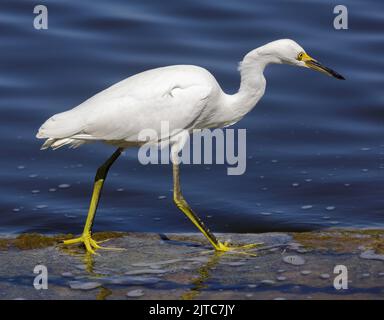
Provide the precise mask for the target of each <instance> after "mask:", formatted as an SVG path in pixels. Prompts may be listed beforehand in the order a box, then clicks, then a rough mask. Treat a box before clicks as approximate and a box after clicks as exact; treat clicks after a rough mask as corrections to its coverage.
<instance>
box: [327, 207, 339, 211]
mask: <svg viewBox="0 0 384 320" xmlns="http://www.w3.org/2000/svg"><path fill="white" fill-rule="evenodd" d="M335 208H336V207H334V206H328V207H325V210H328V211H332V210H335Z"/></svg>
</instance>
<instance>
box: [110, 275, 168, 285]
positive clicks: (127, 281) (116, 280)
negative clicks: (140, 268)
mask: <svg viewBox="0 0 384 320" xmlns="http://www.w3.org/2000/svg"><path fill="white" fill-rule="evenodd" d="M159 281H161V279H160V278H157V277H140V276H137V277H136V276H121V277H119V276H113V277H107V278H104V279H103V282H105V283H110V284H122V285H149V284H155V283H158V282H159Z"/></svg>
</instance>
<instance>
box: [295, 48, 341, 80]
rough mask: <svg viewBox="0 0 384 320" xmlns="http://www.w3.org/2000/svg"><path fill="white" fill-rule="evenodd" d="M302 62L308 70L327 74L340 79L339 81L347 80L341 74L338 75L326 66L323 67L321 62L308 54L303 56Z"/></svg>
mask: <svg viewBox="0 0 384 320" xmlns="http://www.w3.org/2000/svg"><path fill="white" fill-rule="evenodd" d="M302 61H303V62H304V63H305V66H306V67H307V68H310V69H313V70H316V71H320V72H322V73H325V74H327V75H329V76H332V77H334V78H336V79H339V80H345V78H344V77H343V76H342V75H341V74H339V73H337V72H336V71H334V70H332V69H330V68H328V67H326V66H323V65H322V64H321V63H320V62H318V61H317V60H315V59H313V58H311V57H310V56H309V55H307V54H304V55H303V57H302Z"/></svg>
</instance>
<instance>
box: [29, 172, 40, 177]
mask: <svg viewBox="0 0 384 320" xmlns="http://www.w3.org/2000/svg"><path fill="white" fill-rule="evenodd" d="M38 176H39V175H38V174H36V173H32V174H30V175H29V176H28V177H29V178H36V177H38Z"/></svg>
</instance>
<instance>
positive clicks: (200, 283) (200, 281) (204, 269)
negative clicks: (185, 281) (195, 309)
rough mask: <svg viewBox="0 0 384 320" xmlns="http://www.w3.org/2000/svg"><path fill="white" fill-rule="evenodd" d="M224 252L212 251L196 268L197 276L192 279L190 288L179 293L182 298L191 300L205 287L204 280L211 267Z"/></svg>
mask: <svg viewBox="0 0 384 320" xmlns="http://www.w3.org/2000/svg"><path fill="white" fill-rule="evenodd" d="M223 254H225V253H224V252H219V251H214V252H213V253H212V255H211V256H210V257H209V259H208V262H207V263H205V264H204V265H202V266H201V267H200V268H198V269H197V275H198V277H197V278H196V279H194V280H193V281H192V285H193V286H192V288H191V289H189V290H188V291H187V292H185V293H183V294H182V295H181V297H180V298H181V299H182V300H192V299H194V298H196V297H197V296H198V295H199V294H200V292H201V290H203V289H204V288H206V287H207V284H206V281H207V280H208V279H209V277H210V273H211V271H212V269H213V268H215V267H216V266H217V264H218V263H219V261H220V257H221V256H222V255H223Z"/></svg>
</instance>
